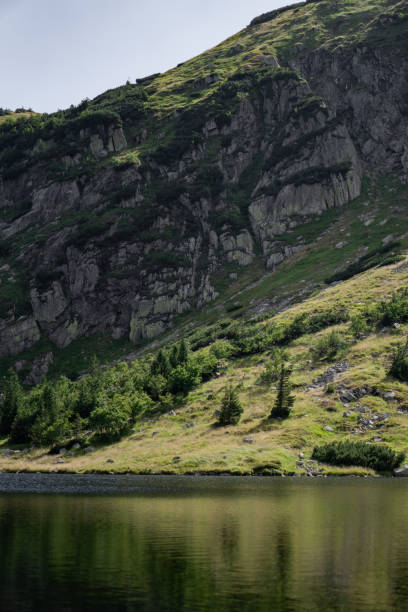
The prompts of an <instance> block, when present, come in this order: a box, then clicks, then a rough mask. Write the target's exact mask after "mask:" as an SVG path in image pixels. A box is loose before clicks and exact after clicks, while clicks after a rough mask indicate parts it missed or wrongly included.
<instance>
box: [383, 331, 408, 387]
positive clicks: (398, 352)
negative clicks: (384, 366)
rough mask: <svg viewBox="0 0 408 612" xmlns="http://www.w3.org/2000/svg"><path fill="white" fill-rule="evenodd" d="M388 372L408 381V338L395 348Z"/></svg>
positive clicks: (403, 380)
mask: <svg viewBox="0 0 408 612" xmlns="http://www.w3.org/2000/svg"><path fill="white" fill-rule="evenodd" d="M388 374H389V375H390V376H393V377H394V378H397V379H398V380H401V381H402V382H408V339H407V340H406V342H405V343H400V344H398V346H397V347H396V348H395V349H394V351H393V354H392V361H391V367H390V369H389V372H388Z"/></svg>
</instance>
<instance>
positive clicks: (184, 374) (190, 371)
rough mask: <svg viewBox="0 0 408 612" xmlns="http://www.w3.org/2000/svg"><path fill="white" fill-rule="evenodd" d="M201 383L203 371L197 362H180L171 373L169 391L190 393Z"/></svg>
mask: <svg viewBox="0 0 408 612" xmlns="http://www.w3.org/2000/svg"><path fill="white" fill-rule="evenodd" d="M200 383H201V372H200V368H199V366H198V365H197V364H196V363H192V362H189V363H185V364H184V365H181V364H180V365H178V366H177V367H176V368H175V369H174V370H173V371H172V372H171V374H170V377H169V391H170V392H171V393H172V394H173V395H178V394H181V395H188V394H189V393H190V391H192V390H193V389H195V388H196V387H198V385H199V384H200Z"/></svg>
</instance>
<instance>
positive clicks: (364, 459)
mask: <svg viewBox="0 0 408 612" xmlns="http://www.w3.org/2000/svg"><path fill="white" fill-rule="evenodd" d="M404 458H405V455H404V454H403V453H396V452H394V451H393V450H392V449H391V448H389V447H388V446H376V445H374V444H366V443H365V442H332V443H330V444H324V445H323V446H317V447H315V449H314V451H313V455H312V459H315V460H316V461H320V462H322V463H329V464H330V465H342V466H343V465H361V466H362V467H367V468H372V469H373V470H376V471H378V472H389V471H391V470H393V469H394V468H396V467H398V466H399V465H401V463H402V462H403V461H404Z"/></svg>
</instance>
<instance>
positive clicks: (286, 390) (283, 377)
mask: <svg viewBox="0 0 408 612" xmlns="http://www.w3.org/2000/svg"><path fill="white" fill-rule="evenodd" d="M291 373H292V368H291V367H285V364H284V363H282V365H281V370H280V375H279V382H278V395H277V396H276V400H275V404H274V406H273V408H272V410H271V414H270V417H271V418H272V419H276V418H281V419H286V418H287V417H288V416H289V415H290V412H291V408H292V406H293V404H294V402H295V397H294V396H293V395H291V393H290V392H291V389H292V387H291V384H290V380H289V378H290V375H291Z"/></svg>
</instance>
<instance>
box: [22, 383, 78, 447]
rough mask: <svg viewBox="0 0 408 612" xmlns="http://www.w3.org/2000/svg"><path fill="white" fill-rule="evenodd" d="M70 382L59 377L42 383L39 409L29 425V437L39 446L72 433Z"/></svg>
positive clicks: (57, 441) (58, 440)
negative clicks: (57, 379) (55, 380)
mask: <svg viewBox="0 0 408 612" xmlns="http://www.w3.org/2000/svg"><path fill="white" fill-rule="evenodd" d="M71 387H72V383H71V382H70V381H69V380H68V379H66V378H61V379H59V381H57V383H55V382H51V381H47V382H45V383H44V384H43V385H42V389H41V396H40V398H39V402H38V405H39V410H38V413H37V417H36V419H35V422H34V424H33V425H32V427H31V431H30V439H31V441H32V442H34V443H35V444H38V445H40V446H48V445H49V444H54V443H59V442H61V441H63V440H64V439H65V438H67V437H69V436H70V435H71V434H72V422H71V421H70V419H71V417H72V416H73V410H72V408H73V406H72V400H73V397H72V395H71V393H70V391H71Z"/></svg>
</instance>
